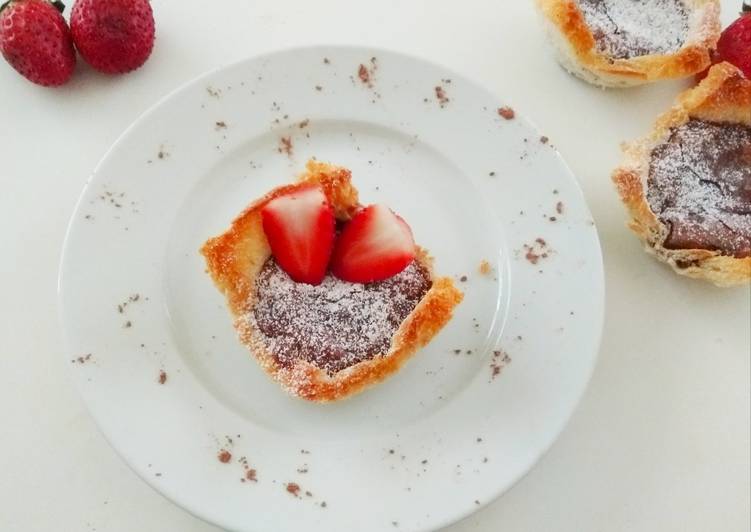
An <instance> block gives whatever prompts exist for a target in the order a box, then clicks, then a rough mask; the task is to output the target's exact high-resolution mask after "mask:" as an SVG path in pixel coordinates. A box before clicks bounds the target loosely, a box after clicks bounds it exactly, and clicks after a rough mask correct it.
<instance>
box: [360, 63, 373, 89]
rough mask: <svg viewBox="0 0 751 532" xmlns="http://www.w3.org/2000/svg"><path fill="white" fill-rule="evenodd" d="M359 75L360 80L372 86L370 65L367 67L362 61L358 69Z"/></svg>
mask: <svg viewBox="0 0 751 532" xmlns="http://www.w3.org/2000/svg"><path fill="white" fill-rule="evenodd" d="M357 77H358V78H360V81H362V82H363V83H364V84H365V85H367V86H368V87H371V86H372V84H371V82H370V71H369V70H368V67H366V66H365V65H363V64H362V63H360V66H359V68H358V69H357Z"/></svg>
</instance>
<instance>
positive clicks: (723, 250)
mask: <svg viewBox="0 0 751 532" xmlns="http://www.w3.org/2000/svg"><path fill="white" fill-rule="evenodd" d="M624 151H625V161H624V163H623V164H622V165H621V167H620V168H618V169H617V170H616V171H615V172H614V174H613V180H614V181H615V184H616V186H617V188H618V191H619V193H620V196H621V199H622V200H623V201H624V203H625V204H626V206H627V207H628V210H629V212H630V214H631V216H632V220H631V222H630V227H631V228H632V229H633V230H634V232H635V233H636V234H637V235H638V236H639V237H640V238H641V239H642V240H643V241H644V242H645V244H646V246H647V249H649V250H650V251H653V252H654V253H655V254H656V256H657V257H658V258H659V259H661V260H663V261H665V262H667V263H668V264H670V265H671V266H672V267H673V268H674V269H675V271H677V272H678V273H680V274H683V275H688V276H690V277H695V278H699V279H706V280H709V281H712V282H714V283H715V284H717V285H720V286H730V285H737V284H742V283H747V282H748V281H749V280H750V279H751V81H749V80H748V79H746V78H745V77H744V76H743V74H742V73H741V72H740V71H739V70H738V69H737V68H736V67H734V66H732V65H730V64H729V63H721V64H719V65H716V66H714V67H712V69H711V70H710V72H709V75H708V76H707V77H706V79H704V81H702V82H701V83H700V84H699V85H698V86H697V87H695V88H693V89H691V90H688V91H686V92H685V93H683V94H682V95H681V96H680V97H679V99H678V103H677V104H676V106H675V107H673V108H672V109H671V110H670V111H668V112H667V113H666V114H664V115H663V116H662V117H660V119H659V120H658V121H657V124H656V126H655V128H654V131H653V132H652V134H651V135H649V136H648V137H646V138H644V139H642V140H640V141H637V142H634V143H631V144H629V145H627V146H626V147H625V150H624Z"/></svg>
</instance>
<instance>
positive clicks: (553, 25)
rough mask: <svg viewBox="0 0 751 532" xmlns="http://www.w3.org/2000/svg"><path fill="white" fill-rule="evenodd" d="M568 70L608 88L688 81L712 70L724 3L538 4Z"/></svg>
mask: <svg viewBox="0 0 751 532" xmlns="http://www.w3.org/2000/svg"><path fill="white" fill-rule="evenodd" d="M535 2H536V4H537V7H538V9H539V11H540V13H541V15H542V19H543V21H544V24H545V26H546V30H547V33H548V36H549V37H550V40H551V42H552V43H553V46H554V48H555V49H556V51H557V54H558V59H559V61H560V63H561V65H563V67H564V68H565V69H566V70H568V71H569V72H571V73H572V74H574V75H576V76H578V77H580V78H582V79H583V80H585V81H588V82H589V83H592V84H595V85H599V86H602V87H629V86H634V85H641V84H644V83H650V82H654V81H657V80H661V79H672V78H682V77H687V76H690V75H692V74H696V73H698V72H701V71H703V70H704V69H706V68H707V67H708V66H709V65H710V62H711V61H710V54H711V51H712V50H713V48H714V47H715V45H716V43H717V40H718V39H719V37H720V30H721V25H720V20H719V14H720V4H719V1H718V0H642V1H635V0H535Z"/></svg>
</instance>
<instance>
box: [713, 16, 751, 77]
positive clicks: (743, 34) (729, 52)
mask: <svg viewBox="0 0 751 532" xmlns="http://www.w3.org/2000/svg"><path fill="white" fill-rule="evenodd" d="M717 55H718V56H719V58H720V59H721V60H722V61H728V62H729V63H732V64H734V65H735V66H737V67H738V68H740V69H741V70H742V71H743V73H744V74H745V76H746V77H747V78H751V2H749V1H746V2H744V3H743V13H742V14H741V16H740V18H738V20H736V21H735V22H733V23H732V24H731V25H730V26H728V27H727V28H726V29H725V31H723V32H722V35H721V36H720V40H719V41H718V42H717Z"/></svg>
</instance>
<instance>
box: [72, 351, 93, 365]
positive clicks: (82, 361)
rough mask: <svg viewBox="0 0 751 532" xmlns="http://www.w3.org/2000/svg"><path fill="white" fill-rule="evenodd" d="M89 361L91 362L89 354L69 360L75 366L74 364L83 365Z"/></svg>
mask: <svg viewBox="0 0 751 532" xmlns="http://www.w3.org/2000/svg"><path fill="white" fill-rule="evenodd" d="M89 360H91V353H87V354H85V355H81V356H80V357H77V358H74V359H72V360H71V363H73V364H76V363H77V364H85V363H86V362H88V361H89Z"/></svg>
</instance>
